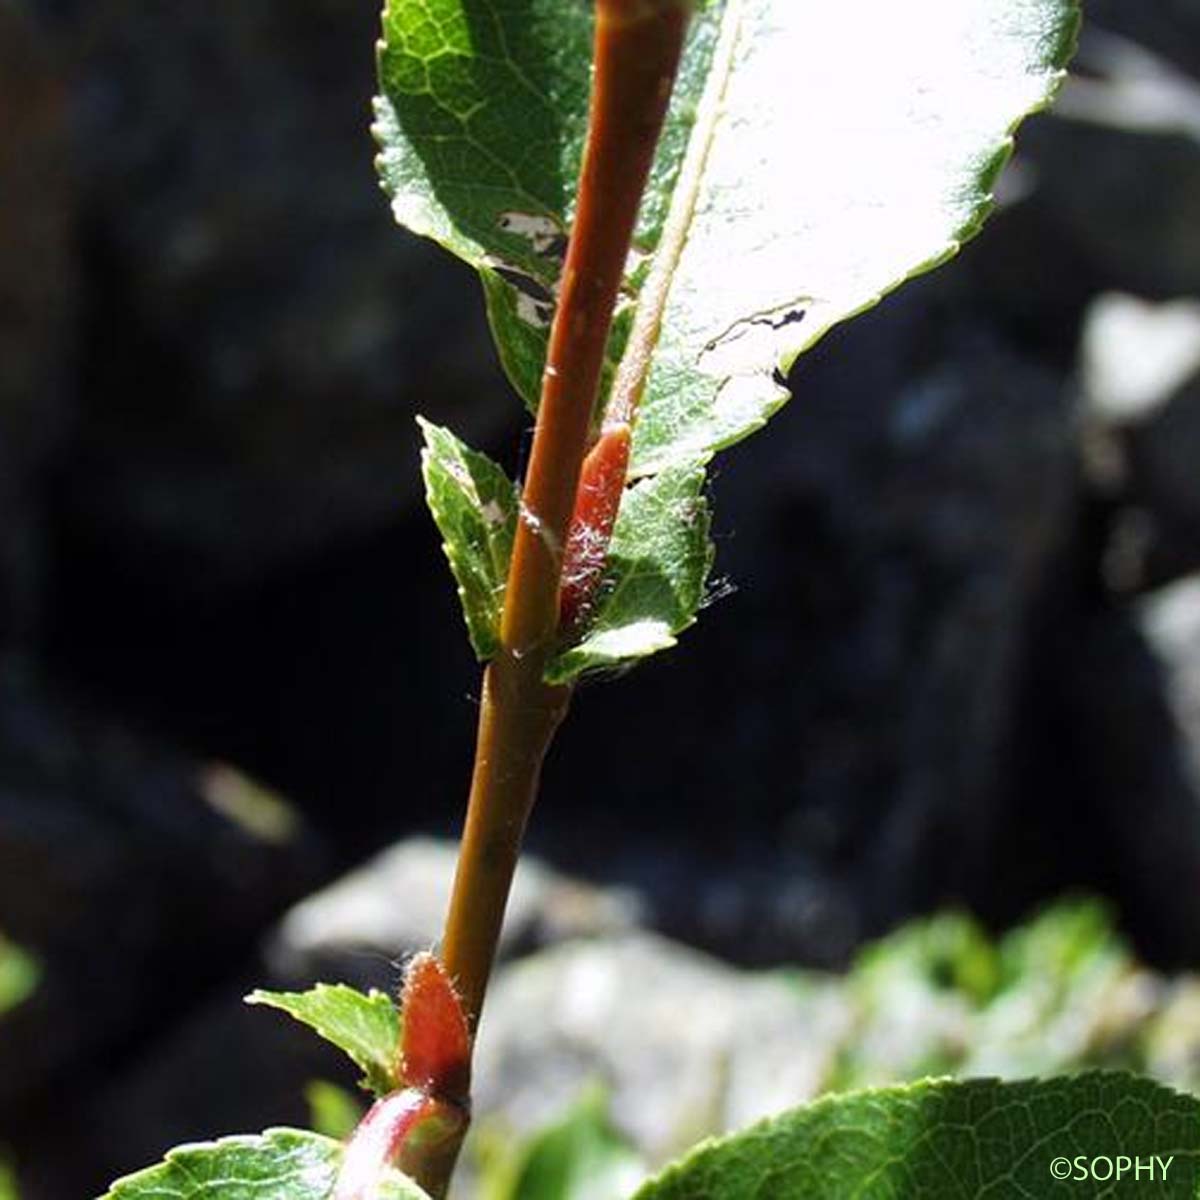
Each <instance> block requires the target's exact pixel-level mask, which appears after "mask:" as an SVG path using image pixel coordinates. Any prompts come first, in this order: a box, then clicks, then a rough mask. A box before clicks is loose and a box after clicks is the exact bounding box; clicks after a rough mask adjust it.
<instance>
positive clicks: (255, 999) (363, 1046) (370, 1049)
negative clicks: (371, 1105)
mask: <svg viewBox="0 0 1200 1200" xmlns="http://www.w3.org/2000/svg"><path fill="white" fill-rule="evenodd" d="M246 1003H247V1004H261V1005H264V1006H266V1007H267V1008H277V1009H279V1011H280V1012H285V1013H287V1014H288V1015H289V1016H290V1017H294V1018H295V1019H296V1020H297V1021H299V1022H301V1023H302V1024H304V1025H307V1026H309V1028H311V1029H313V1030H314V1031H315V1032H316V1033H318V1034H319V1035H320V1036H321V1037H323V1038H324V1039H325V1040H326V1041H327V1042H332V1043H333V1045H335V1046H337V1047H338V1049H339V1050H343V1051H345V1053H346V1054H347V1055H348V1056H349V1057H350V1059H351V1060H352V1061H353V1062H354V1063H355V1065H356V1066H358V1067H359V1068H360V1070H362V1071H364V1072H365V1074H366V1078H365V1079H364V1080H363V1085H364V1086H365V1087H366V1088H367V1089H368V1090H370V1091H372V1092H374V1093H375V1095H377V1096H383V1095H386V1094H387V1093H388V1092H390V1091H392V1090H393V1089H394V1088H395V1087H396V1086H397V1084H398V1082H399V1080H398V1079H397V1077H396V1075H395V1064H396V1048H397V1046H399V1044H400V1026H401V1021H400V1015H399V1014H398V1013H397V1011H396V1006H395V1005H394V1004H393V1003H392V1001H391V998H390V997H389V996H386V995H385V994H384V993H383V992H379V991H376V990H374V989H372V990H371V991H370V992H368V993H366V994H364V993H363V992H359V991H356V990H355V989H354V988H352V987H347V986H346V985H345V984H342V983H337V984H333V983H318V984H317V985H316V986H315V987H313V988H311V989H309V991H307V992H266V991H261V990H260V991H255V992H251V993H250V995H249V996H247V997H246Z"/></svg>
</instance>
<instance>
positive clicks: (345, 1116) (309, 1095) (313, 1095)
mask: <svg viewBox="0 0 1200 1200" xmlns="http://www.w3.org/2000/svg"><path fill="white" fill-rule="evenodd" d="M304 1100H305V1102H306V1103H307V1104H308V1114H309V1115H308V1119H309V1123H310V1124H311V1125H312V1127H313V1129H315V1130H316V1131H317V1133H322V1134H324V1135H325V1136H326V1137H331V1138H337V1139H338V1140H339V1141H341V1140H343V1139H345V1138H348V1137H349V1136H350V1135H351V1134H352V1133H353V1132H354V1130H355V1129H356V1128H357V1126H358V1123H359V1121H361V1120H362V1118H363V1108H362V1105H361V1104H359V1102H358V1100H357V1099H355V1097H354V1096H352V1095H351V1094H350V1093H349V1092H348V1091H346V1089H345V1088H341V1087H338V1085H337V1084H336V1083H330V1082H329V1081H328V1080H327V1079H314V1080H312V1081H311V1082H310V1083H309V1084H308V1086H307V1087H306V1088H305V1089H304Z"/></svg>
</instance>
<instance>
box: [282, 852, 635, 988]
mask: <svg viewBox="0 0 1200 1200" xmlns="http://www.w3.org/2000/svg"><path fill="white" fill-rule="evenodd" d="M457 858H458V846H457V843H454V842H441V841H436V840H434V839H432V838H412V839H410V840H408V841H405V842H401V843H400V844H399V845H396V846H393V847H392V848H391V849H389V850H385V851H384V852H383V853H382V854H380V855H378V856H377V857H376V858H374V859H372V860H371V861H370V862H368V863H367V864H365V865H364V866H362V867H360V868H359V869H358V870H355V871H352V872H351V873H350V874H349V875H346V876H344V877H343V878H342V879H340V880H338V881H337V882H336V883H333V884H331V885H330V886H329V887H327V888H324V889H323V890H322V891H320V892H317V893H316V894H314V895H312V896H309V897H308V898H307V899H305V900H303V901H301V903H299V904H298V905H296V906H295V907H294V908H293V909H292V910H291V911H290V912H288V914H287V915H286V916H285V917H284V918H283V920H282V921H281V922H280V925H279V927H278V929H277V930H276V932H275V933H274V934H273V935H272V937H271V939H270V942H269V944H268V948H267V959H268V962H269V963H270V966H271V970H272V973H273V974H274V975H275V976H276V977H277V978H280V979H285V980H291V981H293V982H302V983H309V982H312V981H315V980H319V979H327V980H348V981H352V982H354V983H356V984H357V985H358V986H361V987H366V986H371V985H374V986H377V987H381V988H384V989H386V990H390V989H391V988H392V986H393V985H394V982H395V975H396V967H395V965H394V964H395V963H397V962H399V961H400V960H401V959H402V958H403V957H404V956H406V955H408V954H411V953H413V952H415V951H417V950H427V949H428V948H429V947H431V946H433V945H434V944H435V943H436V942H437V941H438V939H439V938H440V937H441V931H442V926H443V922H444V921H445V917H446V907H447V903H448V901H449V898H450V885H451V882H452V881H453V878H454V868H455V864H456V862H457ZM638 914H639V905H638V901H637V899H636V897H635V896H634V894H633V893H631V892H627V891H623V890H621V889H617V888H598V887H592V886H589V885H588V884H585V883H582V882H579V881H576V880H573V879H568V878H567V877H565V876H563V875H560V874H559V873H558V872H556V871H553V870H551V869H550V868H549V867H547V866H545V865H544V864H543V863H541V862H539V861H538V860H537V859H536V858H534V857H532V856H530V855H525V856H524V857H523V858H522V859H521V863H520V866H519V867H518V869H517V875H516V878H515V880H514V881H513V890H512V895H511V896H510V898H509V903H508V909H507V912H506V914H505V920H504V929H503V931H502V933H501V937H500V954H501V956H502V957H509V956H512V955H513V954H518V953H523V952H526V951H528V950H530V949H533V948H534V947H537V946H543V945H547V944H551V943H554V942H559V941H562V940H564V939H565V938H570V937H580V936H591V935H606V934H613V933H616V932H619V931H623V930H628V929H630V928H632V927H633V926H635V925H636V924H637V922H638Z"/></svg>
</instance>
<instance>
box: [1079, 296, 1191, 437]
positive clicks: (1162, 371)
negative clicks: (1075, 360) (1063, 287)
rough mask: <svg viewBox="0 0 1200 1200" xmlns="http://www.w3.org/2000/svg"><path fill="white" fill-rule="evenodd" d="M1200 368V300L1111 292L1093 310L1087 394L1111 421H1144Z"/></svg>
mask: <svg viewBox="0 0 1200 1200" xmlns="http://www.w3.org/2000/svg"><path fill="white" fill-rule="evenodd" d="M1198 370H1200V300H1192V299H1188V300H1175V301H1170V302H1167V303H1163V304H1154V303H1151V302H1149V301H1146V300H1141V299H1139V298H1138V297H1136V296H1128V295H1124V294H1122V293H1119V292H1106V293H1104V294H1103V295H1100V296H1097V297H1096V300H1095V301H1094V303H1093V304H1092V305H1091V306H1090V308H1089V310H1088V314H1087V317H1086V319H1085V322H1084V326H1083V333H1082V341H1081V347H1080V371H1081V374H1082V382H1083V391H1084V398H1085V400H1086V402H1087V405H1088V409H1089V411H1090V413H1091V414H1093V415H1094V416H1095V417H1096V419H1098V420H1100V421H1102V422H1105V423H1109V424H1126V423H1136V422H1139V421H1144V420H1146V419H1148V418H1150V417H1152V416H1153V415H1154V413H1155V412H1156V411H1157V410H1158V409H1159V408H1160V407H1161V406H1162V405H1163V404H1165V403H1166V402H1167V400H1169V399H1170V398H1171V396H1173V395H1174V394H1175V392H1177V391H1178V390H1179V389H1180V388H1181V387H1182V386H1183V385H1184V384H1186V383H1187V382H1188V381H1189V380H1190V379H1191V377H1192V376H1193V375H1195V374H1196V372H1197V371H1198Z"/></svg>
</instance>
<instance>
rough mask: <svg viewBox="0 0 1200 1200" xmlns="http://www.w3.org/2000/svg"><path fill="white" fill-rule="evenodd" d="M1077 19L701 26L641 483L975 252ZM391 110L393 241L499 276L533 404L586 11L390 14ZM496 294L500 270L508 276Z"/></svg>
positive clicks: (656, 196)
mask: <svg viewBox="0 0 1200 1200" xmlns="http://www.w3.org/2000/svg"><path fill="white" fill-rule="evenodd" d="M1077 23H1078V5H1077V3H1076V0H912V2H911V3H906V4H877V5H870V6H864V5H861V4H840V5H830V4H818V3H813V2H802V0H713V2H712V3H710V4H708V5H707V6H705V7H704V9H703V10H702V11H701V12H699V13H698V14H697V16H696V18H695V21H694V22H693V30H692V34H691V37H690V39H689V43H688V47H687V49H686V52H685V56H684V61H683V65H682V69H681V73H680V77H679V80H678V82H677V86H676V92H675V95H674V98H673V102H672V106H671V111H670V115H669V117H668V123H667V128H666V131H665V133H664V137H663V140H662V144H661V145H660V147H659V151H658V155H657V158H656V162H655V167H654V171H653V175H652V179H651V182H650V186H649V189H648V192H647V195H646V200H645V203H644V208H643V212H642V216H641V221H640V224H639V229H638V235H637V239H636V242H635V254H634V255H633V256H632V259H631V267H630V271H629V274H628V278H627V280H626V289H625V299H626V302H627V303H628V304H635V303H636V302H637V300H638V297H639V294H640V291H641V287H642V285H643V284H644V282H645V279H646V276H647V265H646V264H647V262H648V261H651V260H653V261H654V263H655V269H661V270H663V271H664V272H665V275H666V278H667V281H668V283H669V288H668V290H667V292H666V308H665V320H664V322H663V334H662V338H661V341H660V343H659V346H658V352H657V356H656V360H655V362H654V365H653V367H652V370H651V373H650V377H649V384H648V388H647V393H646V397H645V400H644V402H643V410H642V416H641V420H640V422H639V424H638V428H637V432H636V437H635V444H634V460H635V471H636V472H639V473H650V472H653V471H656V470H659V469H661V468H662V467H663V466H665V465H666V464H668V463H678V462H681V461H689V462H690V461H694V460H696V459H697V458H703V457H705V456H708V455H711V453H712V452H713V451H715V450H716V449H718V448H720V447H722V446H726V445H729V444H730V443H731V442H734V441H736V440H737V439H739V438H741V437H743V436H745V435H746V434H747V433H749V432H751V431H752V430H753V429H755V428H757V427H759V426H760V425H761V424H762V423H763V422H764V421H765V420H766V419H767V417H768V416H770V414H771V413H772V412H773V411H774V410H775V409H776V408H778V407H779V405H780V404H781V403H782V402H783V401H784V400H785V399H786V392H785V391H784V390H783V389H782V388H781V387H780V386H779V385H778V384H777V383H776V382H775V381H774V373H775V371H776V370H779V371H782V372H786V371H787V370H788V368H789V367H790V365H791V363H792V362H793V360H794V359H795V357H796V356H797V354H798V353H799V352H800V351H801V350H803V349H805V348H807V347H808V346H811V345H812V344H813V343H814V342H815V341H816V340H817V339H818V338H819V337H820V336H821V335H822V334H823V333H824V332H825V331H826V330H828V329H829V328H830V327H831V326H832V325H834V324H835V323H837V322H838V321H841V320H844V319H845V318H847V317H849V316H851V315H853V314H855V313H857V312H860V311H861V310H862V309H864V308H866V307H869V306H870V305H871V304H874V303H875V302H876V301H877V300H878V299H879V298H880V296H881V295H883V294H884V293H886V292H887V291H889V290H890V289H892V288H894V287H895V286H896V285H897V284H899V283H900V282H902V281H903V280H904V279H906V278H908V277H910V276H912V275H914V274H916V273H918V272H921V271H923V270H927V269H928V268H930V267H932V266H935V265H937V264H938V263H940V262H942V261H944V260H945V259H946V258H947V257H949V256H950V255H952V254H953V253H954V252H955V251H956V250H957V249H958V247H959V245H960V244H961V243H962V242H963V241H964V240H965V239H967V238H969V237H970V236H972V235H973V234H974V233H975V232H976V231H977V230H978V228H979V226H980V224H981V223H982V221H983V219H984V217H985V216H986V214H987V212H988V211H989V209H990V207H991V195H990V193H991V189H992V186H993V184H994V182H995V179H996V176H997V174H998V172H999V170H1000V168H1001V167H1002V166H1003V164H1004V162H1005V161H1006V159H1007V157H1008V154H1009V152H1010V149H1011V140H1010V134H1011V131H1012V129H1013V127H1014V126H1015V124H1016V123H1017V122H1018V121H1019V120H1020V119H1021V118H1022V117H1023V116H1024V115H1025V114H1026V113H1028V112H1029V111H1031V110H1033V109H1036V108H1038V107H1039V106H1041V105H1044V104H1045V103H1046V102H1047V101H1048V99H1049V98H1050V97H1051V96H1052V95H1053V92H1054V90H1055V88H1056V87H1057V84H1058V82H1059V79H1060V78H1061V74H1062V70H1063V67H1064V65H1065V63H1066V61H1067V59H1068V58H1069V56H1070V53H1071V50H1072V48H1073V43H1074V36H1075V29H1076V26H1077ZM383 32H384V37H383V42H382V44H381V49H380V55H379V75H380V88H381V95H380V97H379V98H378V100H377V102H376V111H377V124H376V135H377V137H378V139H379V142H380V146H381V153H380V159H379V163H380V171H381V174H382V177H383V180H384V183H385V186H386V187H387V190H388V191H389V193H390V194H391V196H392V202H393V208H394V211H395V215H396V217H397V219H398V220H399V221H400V222H401V223H402V224H404V225H407V226H408V227H409V228H411V229H414V230H415V231H417V232H418V233H422V234H426V235H428V236H431V237H433V238H436V239H437V240H438V241H440V242H441V243H442V244H443V245H445V246H446V247H447V248H449V249H450V250H452V251H453V252H454V253H456V254H458V255H459V256H460V257H462V258H464V259H466V261H468V262H470V263H472V264H473V265H474V266H475V267H477V268H478V269H480V270H481V271H482V272H484V273H485V277H486V278H487V295H488V303H489V310H490V313H491V317H492V322H493V327H494V331H495V333H496V336H497V340H498V342H499V344H500V348H501V357H502V359H503V361H504V363H505V366H506V368H507V369H508V370H509V372H510V374H511V376H512V378H513V381H514V383H515V384H516V386H517V387H518V389H519V390H520V391H521V392H522V393H523V394H524V395H525V397H526V399H527V400H529V401H530V402H532V401H533V400H534V399H535V398H536V389H537V381H538V379H539V377H540V374H541V363H542V359H543V357H544V347H545V335H546V330H545V326H546V323H547V317H548V311H547V306H546V305H545V304H544V303H543V304H542V306H541V311H540V313H539V311H538V304H537V301H536V299H535V298H534V297H533V296H531V292H535V291H536V290H537V289H538V288H540V289H542V294H543V296H545V292H546V290H547V289H553V287H554V286H555V284H556V283H557V279H558V272H559V268H560V265H561V254H562V245H563V235H564V233H565V232H566V231H567V230H568V229H569V228H570V221H571V215H572V213H571V207H572V204H573V191H574V183H575V179H576V175H577V172H578V165H579V161H580V156H581V149H582V139H583V134H584V130H585V126H586V114H587V101H588V87H587V79H588V62H589V58H590V44H589V37H590V14H589V9H588V6H587V5H584V4H580V3H579V0H388V3H387V5H386V8H385V12H384V21H383ZM499 272H503V274H500V273H499Z"/></svg>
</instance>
